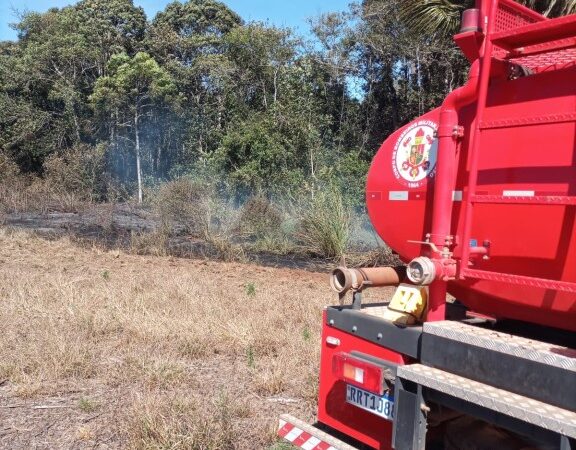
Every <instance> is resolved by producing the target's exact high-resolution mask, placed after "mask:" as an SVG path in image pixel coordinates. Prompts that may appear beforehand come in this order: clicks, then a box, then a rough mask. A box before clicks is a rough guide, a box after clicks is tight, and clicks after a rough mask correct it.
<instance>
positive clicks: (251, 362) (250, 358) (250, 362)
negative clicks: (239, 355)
mask: <svg viewBox="0 0 576 450" xmlns="http://www.w3.org/2000/svg"><path fill="white" fill-rule="evenodd" d="M246 358H247V359H248V367H250V368H251V369H254V368H255V367H256V361H255V357H254V349H253V348H252V346H251V345H250V346H248V349H246Z"/></svg>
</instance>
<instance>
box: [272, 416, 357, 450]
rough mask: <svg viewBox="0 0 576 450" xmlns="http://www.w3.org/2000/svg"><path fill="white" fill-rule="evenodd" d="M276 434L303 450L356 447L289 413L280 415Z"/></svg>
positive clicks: (343, 449) (351, 448) (342, 449)
mask: <svg viewBox="0 0 576 450" xmlns="http://www.w3.org/2000/svg"><path fill="white" fill-rule="evenodd" d="M278 435H279V436H280V437H282V438H284V439H286V440H287V441H288V442H290V443H292V445H295V446H296V447H300V448H303V449H304V450H356V447H352V446H351V445H349V444H346V443H345V442H342V441H341V440H339V439H337V438H335V437H334V436H331V435H329V434H328V433H326V432H324V431H322V430H319V429H318V428H316V427H314V426H312V425H310V424H307V423H306V422H303V421H302V420H300V419H297V418H295V417H293V416H291V415H289V414H283V415H281V416H280V422H279V426H278Z"/></svg>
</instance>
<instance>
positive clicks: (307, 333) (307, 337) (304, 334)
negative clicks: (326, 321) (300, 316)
mask: <svg viewBox="0 0 576 450" xmlns="http://www.w3.org/2000/svg"><path fill="white" fill-rule="evenodd" d="M302 338H303V339H304V340H305V341H309V340H310V328H308V327H305V328H304V330H303V331H302Z"/></svg>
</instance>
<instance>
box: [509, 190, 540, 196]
mask: <svg viewBox="0 0 576 450" xmlns="http://www.w3.org/2000/svg"><path fill="white" fill-rule="evenodd" d="M502 195H503V196H504V197H534V195H535V193H534V191H504V192H502Z"/></svg>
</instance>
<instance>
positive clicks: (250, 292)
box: [244, 283, 256, 297]
mask: <svg viewBox="0 0 576 450" xmlns="http://www.w3.org/2000/svg"><path fill="white" fill-rule="evenodd" d="M244 289H245V290H246V295H247V296H248V297H255V296H256V285H255V284H254V283H247V284H246V285H245V286H244Z"/></svg>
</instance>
